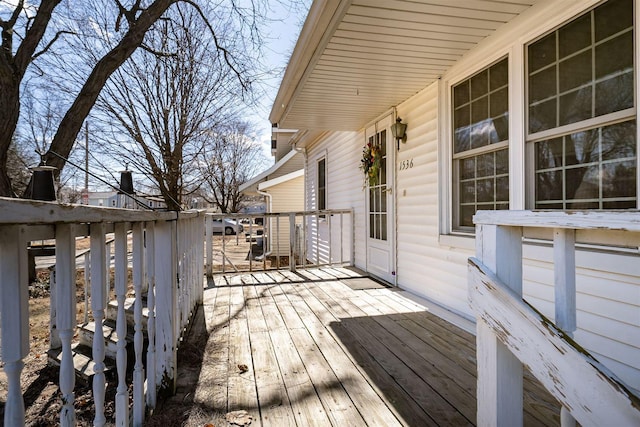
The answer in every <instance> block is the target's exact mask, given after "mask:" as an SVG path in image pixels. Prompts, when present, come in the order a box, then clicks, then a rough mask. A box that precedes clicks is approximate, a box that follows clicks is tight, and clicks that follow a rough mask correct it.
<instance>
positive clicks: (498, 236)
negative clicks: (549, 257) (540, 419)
mask: <svg viewBox="0 0 640 427" xmlns="http://www.w3.org/2000/svg"><path fill="white" fill-rule="evenodd" d="M476 256H477V257H478V259H479V260H480V261H481V262H482V263H483V264H484V265H486V266H487V267H488V268H489V269H491V270H492V271H494V272H495V273H496V276H498V278H499V279H500V280H501V281H502V282H504V283H505V284H506V285H507V286H509V287H510V288H511V290H512V291H513V292H515V293H516V294H517V295H519V296H522V229H521V228H520V227H498V226H495V225H478V226H476ZM476 320H477V324H476V330H477V334H476V342H477V346H476V353H477V360H478V383H477V396H478V397H477V399H478V414H477V417H478V419H477V421H478V425H481V426H488V425H493V426H495V425H506V426H521V425H522V422H523V416H522V409H523V403H522V402H523V400H522V363H520V361H519V360H518V358H517V357H516V356H514V355H513V354H512V353H511V352H510V351H509V349H508V348H507V347H506V346H505V345H504V344H503V343H502V342H501V341H500V340H499V339H498V337H497V336H496V335H495V334H494V333H493V330H492V329H491V327H490V326H489V325H487V324H486V323H485V322H484V321H483V320H482V319H480V318H478V319H476Z"/></svg>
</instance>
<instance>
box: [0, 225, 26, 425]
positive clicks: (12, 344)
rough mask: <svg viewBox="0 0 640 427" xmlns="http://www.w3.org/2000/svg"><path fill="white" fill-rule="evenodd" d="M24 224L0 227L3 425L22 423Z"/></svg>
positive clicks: (24, 298) (24, 291)
mask: <svg viewBox="0 0 640 427" xmlns="http://www.w3.org/2000/svg"><path fill="white" fill-rule="evenodd" d="M24 231H25V230H24V228H23V227H20V226H17V225H10V226H3V227H0V280H1V282H2V286H0V315H1V316H2V321H1V322H0V323H1V325H2V361H3V362H4V364H5V365H4V371H5V373H6V375H7V389H8V393H7V400H6V403H5V409H4V425H6V426H23V425H24V400H23V399H22V392H21V390H20V376H21V375H22V369H23V368H24V362H23V361H22V359H24V358H25V357H26V356H27V355H28V354H29V288H28V287H27V286H26V284H27V282H28V281H29V275H28V268H27V242H26V241H25V239H24Z"/></svg>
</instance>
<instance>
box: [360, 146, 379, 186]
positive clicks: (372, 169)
mask: <svg viewBox="0 0 640 427" xmlns="http://www.w3.org/2000/svg"><path fill="white" fill-rule="evenodd" d="M381 166H382V154H381V153H380V147H378V145H377V144H373V143H371V142H369V143H367V145H365V146H364V148H363V149H362V159H361V160H360V169H362V171H363V172H364V180H365V182H364V184H365V186H366V184H367V182H368V183H369V185H376V182H377V181H378V172H379V171H380V167H381Z"/></svg>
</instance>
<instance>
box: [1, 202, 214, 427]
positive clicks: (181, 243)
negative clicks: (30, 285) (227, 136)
mask: <svg viewBox="0 0 640 427" xmlns="http://www.w3.org/2000/svg"><path fill="white" fill-rule="evenodd" d="M0 212H2V215H0V271H1V272H2V274H1V275H0V315H1V316H2V319H1V322H0V326H1V328H2V344H3V345H2V360H3V362H4V364H5V366H4V371H5V372H6V374H7V383H8V386H7V389H8V392H7V400H6V403H5V418H4V425H12V426H13V425H17V426H20V425H24V423H25V417H24V414H25V408H24V402H23V399H22V395H21V387H20V382H21V375H22V370H23V366H24V362H23V360H24V358H25V357H26V356H27V354H28V353H29V345H30V340H29V304H28V291H27V287H26V286H25V284H26V283H27V281H28V277H27V251H28V242H29V241H30V240H37V239H42V238H46V239H55V245H56V268H55V269H56V272H57V277H56V281H55V285H53V283H52V288H51V292H52V298H51V300H52V310H55V314H56V316H55V318H54V317H53V316H52V321H54V322H55V326H56V330H57V331H58V333H59V337H60V341H61V343H60V347H61V358H62V360H61V362H60V364H61V365H60V366H61V367H60V382H59V384H60V391H61V393H62V396H63V406H62V409H61V412H60V424H61V425H63V426H70V425H75V424H76V420H75V414H74V411H75V410H74V392H73V390H74V386H75V372H74V365H73V360H72V347H71V339H72V337H73V336H74V332H75V328H76V323H75V322H76V309H75V308H76V298H75V286H76V283H75V280H76V274H75V270H76V239H75V237H76V236H78V235H82V234H84V235H86V230H88V232H89V234H90V246H91V247H90V250H91V252H92V255H93V256H91V260H90V262H89V263H85V269H86V268H87V267H89V270H90V278H91V280H90V285H91V311H92V315H93V318H94V319H95V323H96V325H97V326H96V332H97V333H96V334H94V339H93V343H92V346H91V348H92V358H93V361H94V363H95V368H94V371H95V374H94V376H93V395H94V403H95V405H94V408H95V418H94V425H98V426H100V425H104V424H105V422H106V421H107V420H106V418H105V413H104V408H105V401H104V399H105V397H106V396H105V385H106V382H105V368H106V366H105V343H104V338H103V334H102V333H100V328H104V323H103V320H104V319H105V318H106V316H107V312H108V310H107V298H108V297H109V294H110V291H111V283H109V282H108V281H107V276H108V274H107V268H108V267H107V263H106V235H107V233H110V232H112V231H115V236H114V239H115V240H114V246H115V261H114V266H115V287H114V289H113V290H114V291H115V294H116V300H117V303H116V306H117V311H118V312H117V319H116V330H117V333H116V334H117V336H118V341H117V347H118V349H117V352H118V354H117V361H116V362H117V363H116V370H117V381H118V384H117V389H118V390H117V395H116V404H115V408H116V412H115V419H116V423H117V424H118V425H129V424H132V425H135V426H139V425H142V424H143V422H144V415H145V413H146V409H147V408H146V407H145V405H146V406H148V407H151V408H153V407H154V406H155V401H156V397H155V392H156V390H157V389H159V388H168V389H169V391H172V390H174V388H175V381H176V378H177V375H176V373H177V365H176V364H177V346H178V344H179V341H180V338H181V334H182V333H183V331H184V330H185V328H186V327H187V324H188V323H189V322H190V320H191V318H192V315H193V313H194V311H195V307H196V305H197V304H198V303H200V302H201V301H202V297H203V290H204V286H203V278H204V271H203V268H204V264H203V260H204V252H203V251H204V245H203V236H204V213H203V212H201V211H187V212H180V213H177V212H149V211H138V210H127V209H113V208H104V207H93V206H82V205H64V204H58V203H55V202H53V203H52V202H40V201H32V200H17V199H8V198H0ZM129 231H131V240H132V246H133V249H132V261H131V267H130V264H129V260H128V256H127V244H128V243H127V239H128V237H127V236H128V234H129ZM85 255H86V253H85ZM130 268H132V270H133V274H132V276H133V288H134V294H135V302H134V304H133V310H134V325H133V332H134V334H133V335H134V346H133V347H134V351H133V357H132V358H131V359H128V357H126V354H125V352H126V351H127V350H126V345H125V342H124V340H125V339H126V336H127V335H128V334H127V333H126V331H127V325H126V324H125V318H126V316H125V300H126V298H125V297H126V295H127V287H128V285H129V284H128V283H127V280H126V278H127V276H128V274H127V270H129V269H130ZM178 284H179V286H178ZM145 289H148V294H147V299H146V302H145V300H144V299H143V294H144V292H145ZM54 306H55V307H54ZM143 306H144V308H146V309H147V310H148V313H149V318H148V321H147V334H146V335H147V336H148V337H149V341H148V345H147V346H145V345H144V342H143V340H144V335H145V334H144V331H143V327H144V326H143V323H144V321H143V318H142V315H143ZM129 328H131V326H129ZM145 347H146V348H145ZM143 352H144V353H143ZM145 358H146V369H145V365H144V361H145V360H144V359H145ZM127 360H132V361H133V362H134V366H133V379H132V380H131V376H129V375H126V373H127V372H128V371H127V366H126V364H127ZM127 381H132V383H133V387H132V391H129V390H130V387H129V384H127ZM130 394H132V395H131V396H130ZM131 400H132V401H133V406H132V408H131V411H129V402H130V401H131ZM129 412H131V413H129Z"/></svg>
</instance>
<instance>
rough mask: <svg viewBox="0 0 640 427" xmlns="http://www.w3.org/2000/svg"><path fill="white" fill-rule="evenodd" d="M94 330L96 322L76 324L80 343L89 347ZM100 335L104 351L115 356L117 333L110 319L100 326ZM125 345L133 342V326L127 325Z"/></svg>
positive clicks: (91, 344) (109, 355)
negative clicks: (102, 339) (102, 338)
mask: <svg viewBox="0 0 640 427" xmlns="http://www.w3.org/2000/svg"><path fill="white" fill-rule="evenodd" d="M95 332H96V323H95V322H89V323H86V324H83V325H79V326H78V339H79V342H80V345H83V346H86V347H89V348H91V347H92V346H93V336H94V334H95ZM102 335H103V336H104V351H105V355H106V356H107V357H110V358H112V359H115V358H116V355H117V353H118V334H117V333H116V326H115V324H114V323H113V322H112V321H109V320H108V321H106V322H105V323H104V326H103V327H102ZM125 339H126V340H127V345H128V344H129V343H131V342H133V326H131V325H127V336H126V337H125Z"/></svg>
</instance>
